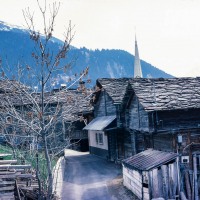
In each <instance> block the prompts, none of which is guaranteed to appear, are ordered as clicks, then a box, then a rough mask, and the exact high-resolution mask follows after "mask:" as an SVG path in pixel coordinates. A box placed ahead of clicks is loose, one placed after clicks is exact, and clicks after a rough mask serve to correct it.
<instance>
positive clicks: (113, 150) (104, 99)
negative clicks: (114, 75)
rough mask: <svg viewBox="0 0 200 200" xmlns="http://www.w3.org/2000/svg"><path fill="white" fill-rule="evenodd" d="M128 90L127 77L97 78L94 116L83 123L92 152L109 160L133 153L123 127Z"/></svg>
mask: <svg viewBox="0 0 200 200" xmlns="http://www.w3.org/2000/svg"><path fill="white" fill-rule="evenodd" d="M131 94H132V88H131V87H130V85H129V79H128V78H122V79H109V78H102V79H98V80H97V84H96V92H95V93H94V96H93V98H92V100H91V103H92V104H93V105H94V120H92V121H91V122H90V123H89V124H88V125H87V126H86V127H84V130H88V137H89V149H90V153H91V154H96V155H98V156H101V157H104V158H107V159H109V160H112V161H114V160H115V161H116V160H118V159H123V158H127V157H129V156H131V155H132V148H131V136H130V134H129V132H128V131H127V130H126V128H125V124H126V122H125V115H126V114H127V110H126V107H127V105H128V104H129V102H130V99H131V96H132V95H131Z"/></svg>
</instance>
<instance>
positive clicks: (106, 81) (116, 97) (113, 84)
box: [97, 78, 130, 104]
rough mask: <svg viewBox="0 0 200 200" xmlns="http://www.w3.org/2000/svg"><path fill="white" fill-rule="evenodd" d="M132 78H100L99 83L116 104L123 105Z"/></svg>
mask: <svg viewBox="0 0 200 200" xmlns="http://www.w3.org/2000/svg"><path fill="white" fill-rule="evenodd" d="M129 80H130V78H117V79H116V78H100V79H97V83H100V85H101V86H102V87H103V88H104V89H105V90H106V92H107V93H108V95H109V96H110V97H111V98H112V99H113V101H114V103H119V104H120V103H122V101H123V99H124V96H125V93H126V89H127V86H128V82H129Z"/></svg>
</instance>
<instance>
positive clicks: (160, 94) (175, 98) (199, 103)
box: [129, 77, 200, 111]
mask: <svg viewBox="0 0 200 200" xmlns="http://www.w3.org/2000/svg"><path fill="white" fill-rule="evenodd" d="M129 81H130V84H131V86H132V88H133V90H134V92H135V94H136V96H137V97H138V100H139V102H140V103H141V104H142V106H143V107H144V109H145V110H146V111H154V110H174V109H193V108H200V78H199V77H197V78H191V77H190V78H158V79H147V78H139V79H131V80H129Z"/></svg>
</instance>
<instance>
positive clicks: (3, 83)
mask: <svg viewBox="0 0 200 200" xmlns="http://www.w3.org/2000/svg"><path fill="white" fill-rule="evenodd" d="M19 88H23V89H28V87H27V86H25V85H24V84H22V83H20V82H18V81H16V80H0V93H5V92H6V93H10V92H16V91H17V90H18V89H19Z"/></svg>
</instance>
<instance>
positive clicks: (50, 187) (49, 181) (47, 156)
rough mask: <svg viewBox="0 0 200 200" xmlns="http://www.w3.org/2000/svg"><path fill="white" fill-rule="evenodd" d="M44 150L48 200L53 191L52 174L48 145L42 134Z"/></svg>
mask: <svg viewBox="0 0 200 200" xmlns="http://www.w3.org/2000/svg"><path fill="white" fill-rule="evenodd" d="M44 148H45V149H44V150H45V158H46V162H47V170H48V189H47V200H50V199H51V197H52V192H53V186H52V185H53V176H52V167H51V159H50V156H49V151H48V146H47V140H46V136H44Z"/></svg>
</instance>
